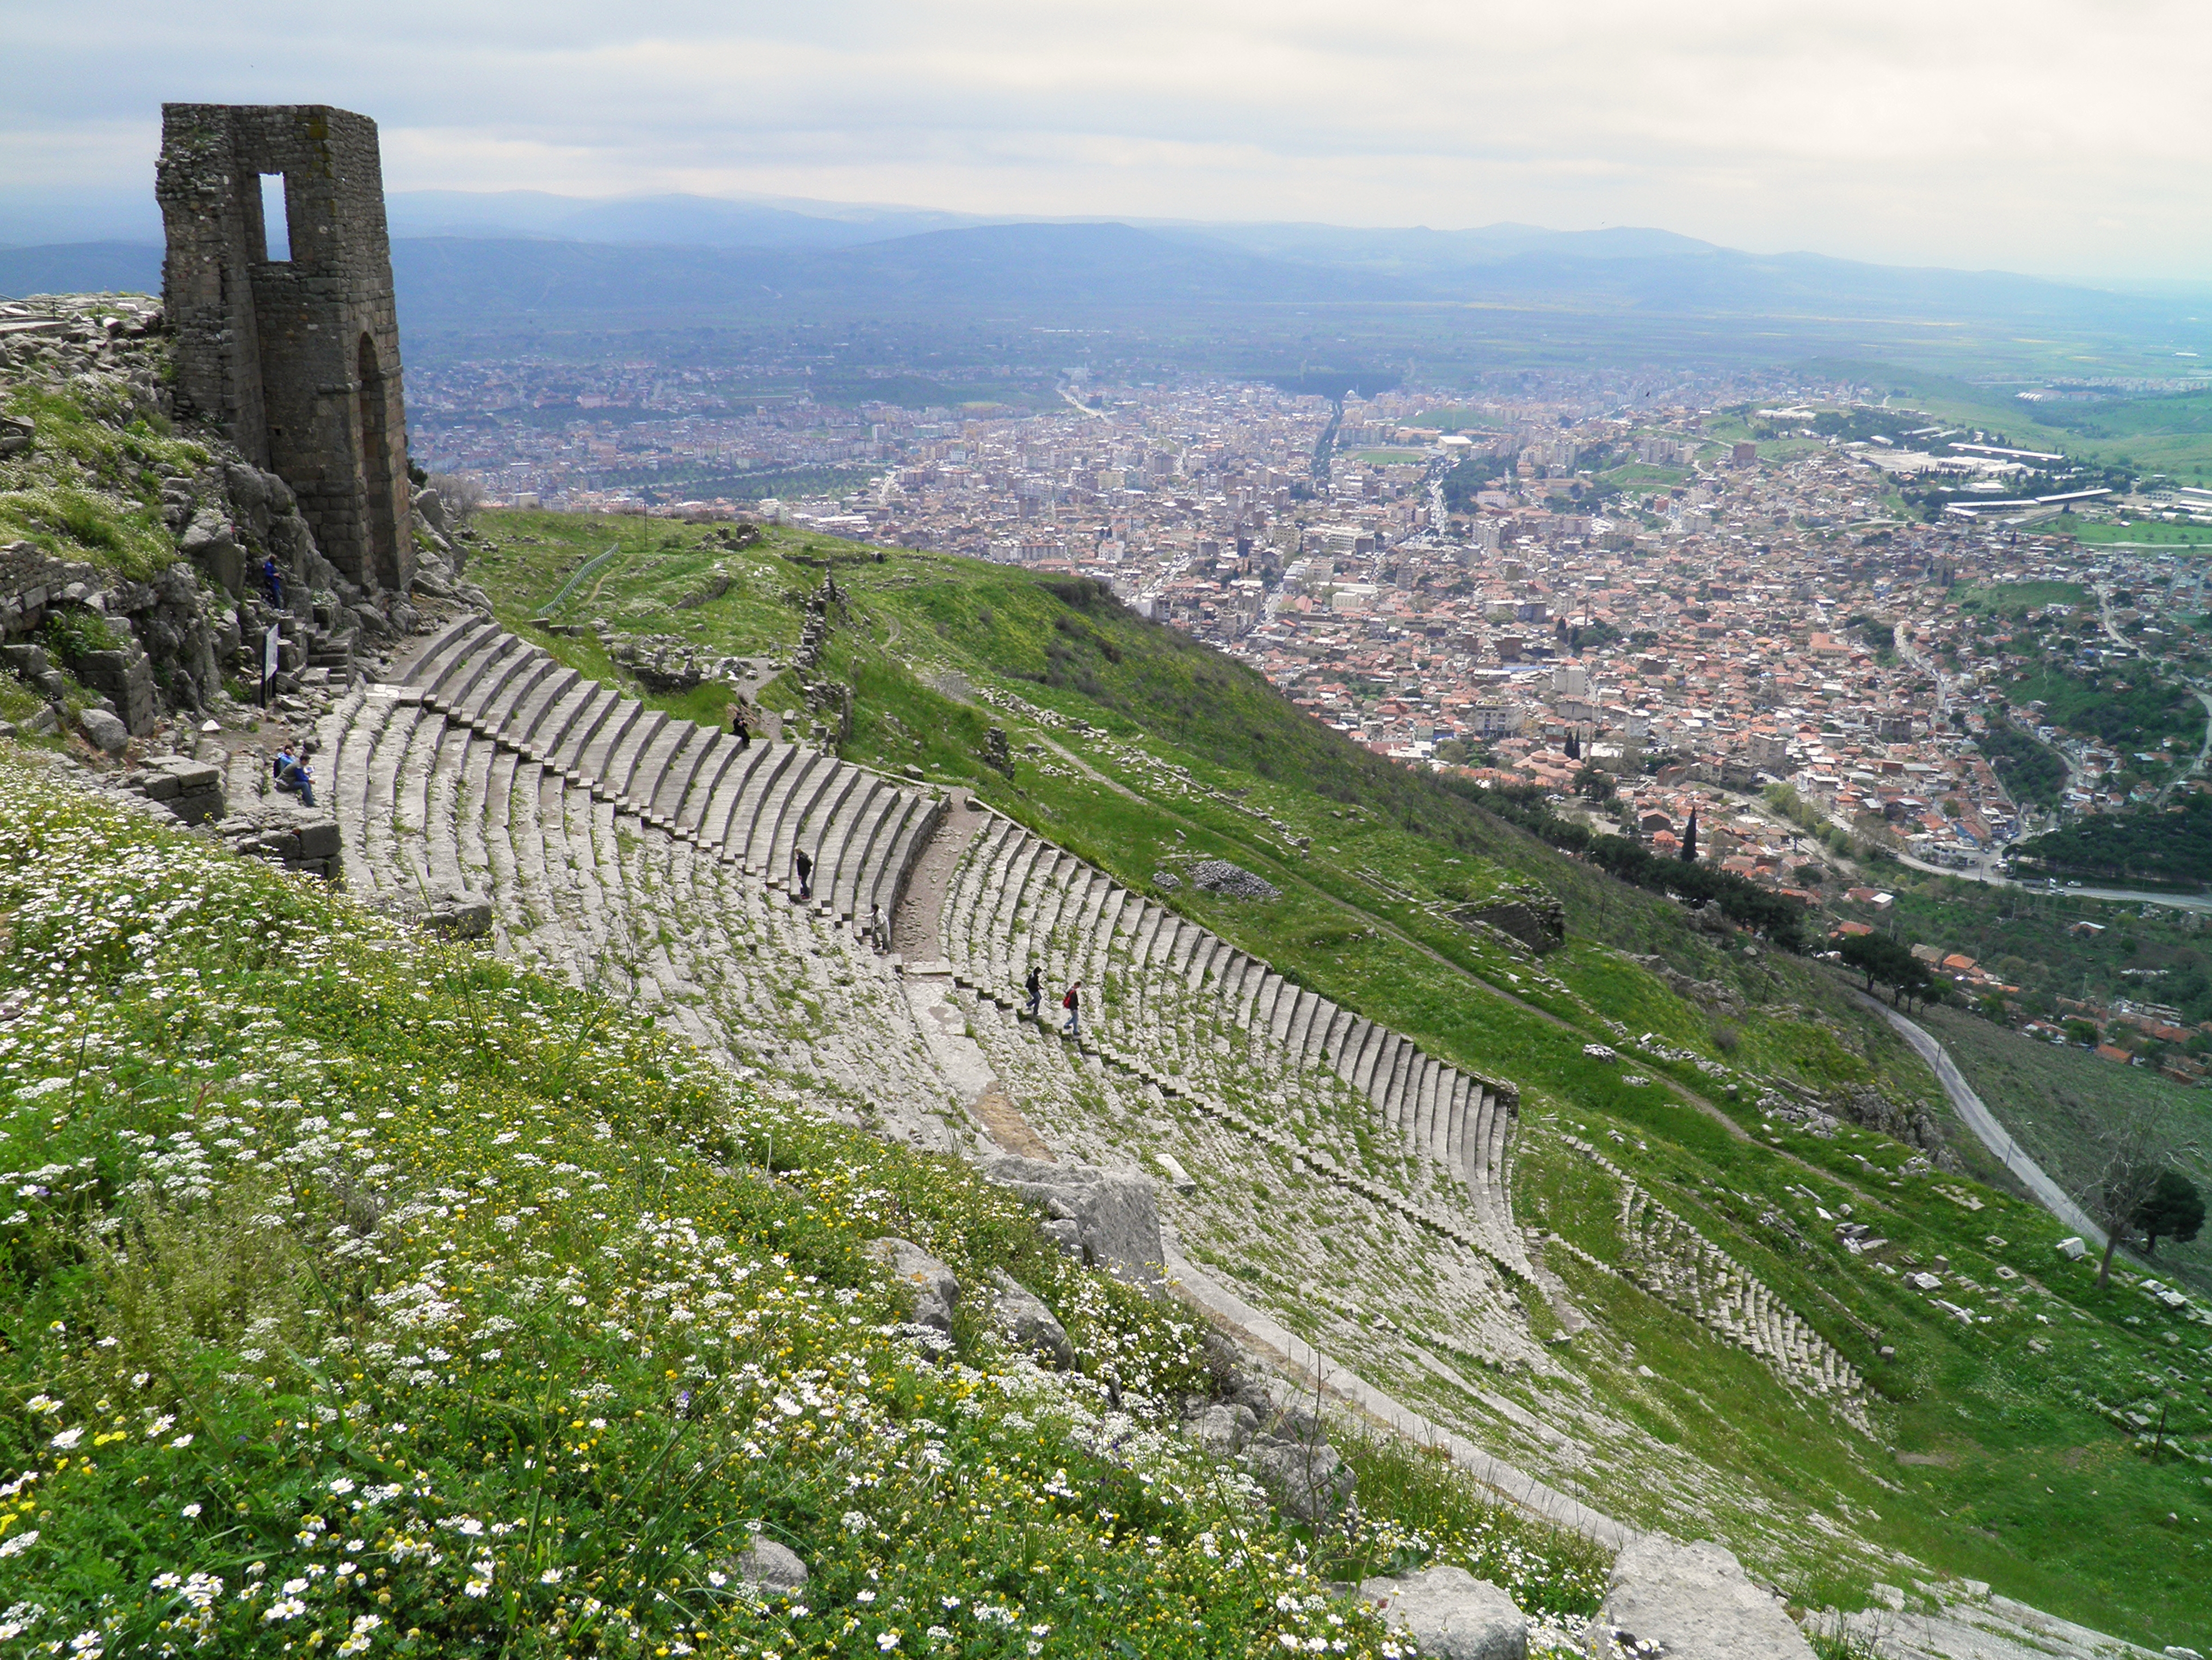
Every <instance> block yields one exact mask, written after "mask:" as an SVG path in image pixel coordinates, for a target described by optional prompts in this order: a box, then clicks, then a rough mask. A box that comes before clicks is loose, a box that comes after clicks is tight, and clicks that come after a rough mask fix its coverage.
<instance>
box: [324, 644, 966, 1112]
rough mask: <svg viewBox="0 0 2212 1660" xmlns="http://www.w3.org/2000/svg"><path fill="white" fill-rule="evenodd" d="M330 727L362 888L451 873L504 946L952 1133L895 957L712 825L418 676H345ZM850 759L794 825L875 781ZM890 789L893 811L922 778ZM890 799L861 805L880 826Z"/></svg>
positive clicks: (441, 883) (710, 1049) (354, 870)
mask: <svg viewBox="0 0 2212 1660" xmlns="http://www.w3.org/2000/svg"><path fill="white" fill-rule="evenodd" d="M694 730H695V731H696V728H695V729H694ZM709 735H710V736H711V734H709ZM698 741H699V740H698V739H696V738H695V739H691V740H690V742H691V743H693V744H697V743H698ZM325 744H326V746H327V751H328V752H329V753H330V754H331V757H332V759H331V772H332V774H333V775H334V777H335V778H336V780H337V784H338V789H337V797H336V800H337V812H338V817H339V821H340V826H341V830H342V833H343V836H344V839H345V842H346V849H347V852H348V854H349V855H350V857H349V860H348V864H347V875H348V878H349V880H350V881H351V882H352V883H353V884H354V885H355V886H356V890H357V891H361V892H362V894H363V896H364V897H368V898H370V899H372V900H381V901H384V902H386V903H389V904H391V905H392V906H393V907H394V908H397V909H416V907H417V906H418V905H419V903H420V900H421V898H422V896H423V895H424V894H426V893H431V892H436V891H441V890H444V889H451V888H466V889H471V890H474V891H479V892H483V893H485V894H488V895H489V896H491V897H492V898H493V901H494V905H493V910H494V937H495V946H497V948H498V949H499V950H500V951H501V952H502V953H504V954H507V955H512V956H513V957H515V958H520V959H521V960H523V961H526V962H528V963H532V964H535V965H537V966H538V967H541V968H543V969H544V970H547V971H549V972H550V973H552V974H554V975H556V976H558V977H561V978H563V979H566V980H568V981H570V982H574V983H577V984H580V985H586V986H589V987H592V988H595V989H603V990H605V992H607V993H608V994H610V995H611V996H612V997H614V998H616V999H618V1000H631V999H635V1000H637V1001H638V1002H641V1003H642V1004H644V1005H645V1006H647V1007H648V1008H650V1009H652V1010H653V1012H655V1014H656V1015H657V1016H658V1017H659V1018H661V1019H662V1020H664V1021H665V1023H666V1024H667V1025H671V1026H673V1027H674V1028H675V1029H677V1030H678V1031H680V1032H682V1033H683V1034H684V1036H685V1037H688V1038H690V1040H691V1041H692V1042H693V1043H696V1045H697V1046H698V1047H699V1048H700V1049H702V1050H704V1051H705V1052H706V1053H708V1055H714V1056H715V1057H717V1058H718V1059H720V1060H721V1061H723V1062H724V1063H725V1064H726V1065H729V1066H731V1067H735V1068H738V1069H748V1068H764V1069H769V1070H770V1071H773V1072H775V1073H782V1074H785V1075H787V1077H790V1078H792V1079H794V1080H803V1081H804V1082H805V1084H806V1085H808V1086H809V1087H810V1090H811V1091H812V1092H814V1093H815V1094H816V1096H817V1099H820V1098H823V1097H825V1096H826V1098H827V1099H826V1100H823V1104H825V1105H828V1106H829V1107H831V1108H832V1109H833V1110H835V1109H837V1108H840V1107H842V1108H843V1109H845V1110H851V1111H853V1112H854V1113H856V1114H866V1115H869V1116H874V1117H875V1118H877V1119H878V1122H886V1123H888V1124H889V1125H890V1126H891V1127H892V1128H895V1129H896V1130H899V1131H902V1132H903V1133H906V1134H910V1135H912V1136H913V1137H915V1139H917V1140H922V1141H924V1142H925V1143H927V1144H928V1145H933V1146H947V1147H949V1146H952V1145H953V1143H954V1137H953V1135H952V1134H951V1129H950V1128H949V1126H950V1125H951V1123H954V1122H958V1115H959V1112H960V1110H961V1107H962V1105H963V1103H962V1102H960V1101H959V1100H958V1099H957V1098H955V1097H954V1096H953V1095H952V1094H951V1092H950V1091H949V1090H948V1089H947V1086H946V1085H945V1081H944V1079H942V1077H941V1076H940V1075H939V1073H938V1071H937V1069H936V1067H935V1066H934V1065H933V1063H932V1061H930V1059H929V1056H928V1053H927V1049H926V1048H925V1047H924V1045H923V1043H922V1041H921V1033H920V1031H919V1030H918V1028H917V1027H916V1026H915V1022H914V1019H913V1017H912V1015H911V1014H910V1013H909V1012H908V1009H907V1006H906V1002H905V999H904V997H903V995H902V991H901V988H900V987H899V984H898V981H897V977H896V970H895V965H894V964H892V963H891V962H890V960H889V959H887V958H881V957H879V956H878V955H877V953H876V952H873V951H872V950H868V949H866V948H865V947H863V946H860V944H859V942H858V941H856V940H854V939H853V937H852V935H851V934H850V933H848V931H847V930H845V929H844V928H842V927H839V926H838V925H837V922H836V919H835V918H834V917H832V916H830V915H826V914H825V913H824V911H823V909H822V908H820V907H811V906H800V905H794V904H793V903H791V902H790V900H789V899H788V898H787V897H785V896H784V895H783V894H781V893H779V892H777V891H775V889H774V888H773V887H772V886H771V885H769V884H766V883H763V882H762V881H760V880H758V879H753V878H750V877H748V876H746V875H745V874H744V871H743V870H742V868H741V867H740V866H738V864H737V863H736V861H734V860H730V859H727V858H726V857H723V856H720V854H719V853H718V852H717V851H716V849H715V848H714V847H713V846H711V845H709V844H707V843H705V842H701V841H697V840H694V839H690V838H686V837H684V836H678V835H676V834H673V833H671V832H670V831H668V830H662V829H659V828H657V827H655V826H653V825H650V824H640V823H639V822H637V820H636V818H635V817H634V816H632V815H629V813H627V812H625V810H624V809H623V808H622V807H620V806H618V805H617V801H616V800H615V799H613V798H612V797H611V795H610V794H608V793H607V792H605V790H604V789H602V790H599V791H594V790H592V788H591V787H589V786H588V785H586V784H584V783H579V782H571V781H569V779H568V777H567V776H566V775H565V774H564V773H562V771H560V770H559V769H556V768H554V767H552V766H550V765H548V764H546V763H544V762H542V761H538V760H533V759H531V758H528V757H525V756H524V755H523V754H521V753H520V751H519V750H517V749H516V748H515V747H514V746H513V745H510V744H507V743H504V742H499V741H495V740H494V739H489V738H487V737H485V736H483V734H482V733H478V732H477V731H475V730H472V729H471V727H467V726H465V725H462V724H459V723H458V722H456V721H453V720H452V719H450V718H448V717H447V715H445V714H441V712H440V711H438V710H436V709H435V708H430V707H428V705H427V704H426V703H424V702H422V699H421V696H420V694H419V693H418V692H416V691H415V690H412V689H411V688H405V687H391V686H370V687H367V688H364V689H362V690H358V691H356V692H355V693H354V694H352V695H351V696H349V697H348V698H346V699H345V700H343V702H341V703H340V704H339V705H338V706H337V708H335V709H334V710H333V711H332V714H331V717H330V719H329V721H328V723H327V724H326V726H325ZM732 747H734V746H732ZM759 747H762V746H759V745H756V748H759ZM671 753H673V751H671ZM788 753H789V751H786V754H788ZM842 771H843V773H844V774H846V775H850V776H849V777H847V778H845V779H844V780H843V781H842V784H841V787H840V788H839V790H837V791H829V790H827V789H826V788H825V791H824V793H823V795H822V796H818V797H817V798H815V799H814V800H811V802H810V803H809V804H808V805H809V806H811V807H812V808H813V809H814V810H815V811H814V815H813V817H810V816H809V815H808V814H807V813H806V812H802V811H799V809H798V807H797V806H795V805H794V806H793V810H792V811H790V812H785V813H784V815H783V816H784V818H785V819H786V820H787V823H788V827H789V828H790V829H791V830H792V831H793V833H794V834H798V833H801V832H803V831H804V830H805V829H806V827H807V826H808V825H810V824H812V823H813V822H814V819H815V818H822V819H823V822H824V823H825V824H826V823H828V822H829V821H828V818H827V816H826V812H827V806H828V805H829V803H828V802H827V799H826V798H827V796H828V795H829V794H836V795H838V797H839V799H840V800H843V799H845V798H846V797H848V796H857V795H862V794H866V795H867V796H869V797H870V798H871V799H872V797H873V795H874V794H875V788H874V786H875V785H877V784H880V783H881V782H882V781H879V780H873V779H872V775H866V774H865V773H863V772H862V771H861V769H858V768H847V769H842ZM899 794H902V796H904V797H906V798H907V802H906V806H905V807H904V808H902V812H901V814H900V815H899V818H900V822H902V823H903V822H904V821H905V819H906V818H908V817H910V816H911V814H912V812H914V811H915V806H914V803H915V798H914V797H913V793H912V792H900V793H899ZM890 817H891V815H890V814H889V813H888V812H884V811H880V810H879V811H876V812H872V813H871V814H870V815H869V818H868V823H869V824H871V825H872V826H874V827H875V829H876V830H877V831H878V832H879V831H880V830H881V829H882V827H883V825H884V821H885V820H886V819H888V818H890ZM877 839H878V840H880V842H881V843H882V845H884V846H887V847H888V846H890V845H893V844H894V842H895V841H896V838H895V837H891V836H880V835H878V838H877ZM856 857H857V855H856ZM854 868H855V869H856V870H863V871H864V870H865V866H855V867H854Z"/></svg>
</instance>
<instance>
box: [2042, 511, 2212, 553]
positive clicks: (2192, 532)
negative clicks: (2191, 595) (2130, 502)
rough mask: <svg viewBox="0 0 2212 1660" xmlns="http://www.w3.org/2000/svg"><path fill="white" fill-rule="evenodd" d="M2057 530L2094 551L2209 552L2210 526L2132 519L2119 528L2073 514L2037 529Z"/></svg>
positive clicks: (2110, 521)
mask: <svg viewBox="0 0 2212 1660" xmlns="http://www.w3.org/2000/svg"><path fill="white" fill-rule="evenodd" d="M2059 526H2063V528H2064V530H2065V531H2066V533H2067V534H2069V535H2070V536H2073V537H2075V538H2076V539H2078V540H2080V541H2081V542H2083V543H2085V544H2089V545H2091V546H2095V547H2110V546H2118V547H2136V548H2212V525H2168V524H2164V523H2161V522H2160V520H2155V519H2134V520H2129V522H2128V523H2126V524H2124V525H2123V524H2121V523H2120V522H2119V521H2118V520H2114V519H2088V518H2084V517H2082V516H2081V515H2080V514H2067V515H2062V516H2061V517H2060V518H2059V519H2057V520H2047V521H2046V522H2045V523H2044V524H2042V525H2040V526H2037V528H2038V529H2039V530H2050V529H2052V528H2055V527H2059Z"/></svg>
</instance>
